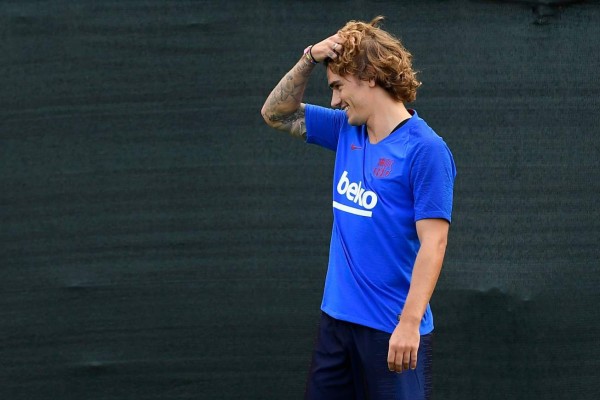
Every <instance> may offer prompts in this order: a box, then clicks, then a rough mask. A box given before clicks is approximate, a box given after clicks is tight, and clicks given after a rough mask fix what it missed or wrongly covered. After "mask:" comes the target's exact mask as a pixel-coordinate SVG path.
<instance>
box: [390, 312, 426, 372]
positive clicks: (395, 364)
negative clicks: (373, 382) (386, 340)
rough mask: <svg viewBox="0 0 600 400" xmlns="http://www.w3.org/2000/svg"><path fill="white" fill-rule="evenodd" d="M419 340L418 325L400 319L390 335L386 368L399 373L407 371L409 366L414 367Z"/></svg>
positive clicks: (415, 365)
mask: <svg viewBox="0 0 600 400" xmlns="http://www.w3.org/2000/svg"><path fill="white" fill-rule="evenodd" d="M420 341H421V335H420V334H419V325H416V326H410V325H409V324H406V323H403V322H402V320H400V323H398V325H397V326H396V329H394V332H393V333H392V336H391V337H390V347H389V351H388V358H387V363H388V369H389V370H390V371H395V372H399V373H402V371H407V370H408V368H409V367H410V369H416V368H417V353H418V350H419V343H420Z"/></svg>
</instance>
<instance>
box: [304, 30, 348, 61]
mask: <svg viewBox="0 0 600 400" xmlns="http://www.w3.org/2000/svg"><path fill="white" fill-rule="evenodd" d="M344 41H345V40H344V39H342V38H341V37H340V36H339V35H338V34H335V35H333V36H330V37H328V38H327V39H325V40H322V41H320V42H319V43H317V44H315V45H313V47H312V49H310V52H311V54H312V57H313V59H314V60H315V61H316V62H319V63H320V62H323V60H325V59H326V58H331V59H332V60H334V59H336V58H337V57H338V56H339V55H340V54H341V51H342V49H343V46H342V44H343V43H344Z"/></svg>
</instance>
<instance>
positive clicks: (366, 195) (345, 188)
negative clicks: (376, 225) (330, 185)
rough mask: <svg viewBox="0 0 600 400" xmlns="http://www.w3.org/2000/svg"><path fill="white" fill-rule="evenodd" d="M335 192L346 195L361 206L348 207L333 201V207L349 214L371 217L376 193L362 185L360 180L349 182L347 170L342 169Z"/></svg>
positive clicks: (375, 203) (375, 202)
mask: <svg viewBox="0 0 600 400" xmlns="http://www.w3.org/2000/svg"><path fill="white" fill-rule="evenodd" d="M336 189H337V192H338V193H339V194H341V195H342V196H344V195H345V196H346V198H347V199H348V200H350V201H351V202H353V203H354V204H356V205H358V206H359V207H361V208H355V207H350V206H347V205H345V204H341V203H338V202H337V201H334V202H333V207H334V208H337V209H338V210H341V211H345V212H348V213H351V214H355V215H360V216H363V217H371V216H372V215H373V212H372V211H371V210H372V209H373V208H374V207H375V206H376V205H377V194H376V193H375V192H372V191H370V190H366V189H365V188H364V187H363V184H362V182H358V183H356V182H350V179H348V171H344V173H343V174H342V176H341V177H340V180H339V181H338V184H337V186H336Z"/></svg>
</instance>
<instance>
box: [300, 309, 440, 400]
mask: <svg viewBox="0 0 600 400" xmlns="http://www.w3.org/2000/svg"><path fill="white" fill-rule="evenodd" d="M390 336H391V335H390V334H389V333H387V332H383V331H379V330H377V329H372V328H368V327H366V326H362V325H357V324H353V323H350V322H346V321H340V320H337V319H334V318H332V317H330V316H329V315H327V314H325V313H322V315H321V322H320V325H319V333H318V337H317V341H316V344H315V349H314V352H313V358H312V363H311V367H310V372H309V375H308V382H307V384H306V392H305V395H304V398H305V399H306V400H336V399H339V400H366V399H369V400H383V399H385V400H428V399H430V398H431V363H432V339H433V335H432V334H428V335H423V336H421V343H420V345H419V353H418V356H417V357H418V358H417V360H418V362H417V369H415V370H408V371H404V372H402V373H401V374H399V373H396V372H391V371H390V370H389V369H388V365H387V355H388V349H389V340H390Z"/></svg>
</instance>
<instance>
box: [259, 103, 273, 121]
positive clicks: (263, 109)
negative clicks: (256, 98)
mask: <svg viewBox="0 0 600 400" xmlns="http://www.w3.org/2000/svg"><path fill="white" fill-rule="evenodd" d="M267 113H268V110H267V104H264V105H263V106H262V108H261V109H260V115H262V117H263V120H264V121H265V122H266V124H267V125H269V126H271V120H270V119H269V117H268V114H267Z"/></svg>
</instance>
